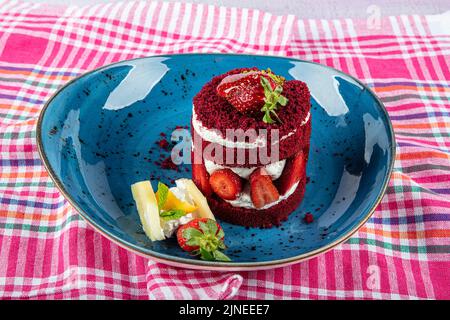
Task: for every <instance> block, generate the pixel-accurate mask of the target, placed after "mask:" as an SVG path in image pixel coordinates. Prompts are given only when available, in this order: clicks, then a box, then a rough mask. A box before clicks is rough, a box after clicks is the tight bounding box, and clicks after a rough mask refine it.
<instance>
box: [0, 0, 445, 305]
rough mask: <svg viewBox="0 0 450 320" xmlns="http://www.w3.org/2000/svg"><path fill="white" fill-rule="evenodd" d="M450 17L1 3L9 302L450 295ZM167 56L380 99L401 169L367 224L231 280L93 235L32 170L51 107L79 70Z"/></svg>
mask: <svg viewBox="0 0 450 320" xmlns="http://www.w3.org/2000/svg"><path fill="white" fill-rule="evenodd" d="M375 9H376V8H375ZM449 21H450V17H449V15H448V13H447V15H444V14H443V15H440V16H439V15H438V16H420V15H415V16H396V17H383V16H380V15H379V14H377V12H376V10H375V11H373V14H370V15H368V19H367V20H364V21H355V20H349V19H342V20H297V19H296V18H295V17H294V16H274V15H271V14H268V13H264V12H260V11H256V10H246V9H236V8H223V7H214V6H205V5H193V4H182V3H157V2H128V3H116V4H101V5H94V6H84V7H73V6H70V7H67V6H53V5H52V6H50V5H45V4H33V3H25V2H19V1H6V2H5V1H2V0H0V152H1V156H0V297H1V298H5V299H6V298H33V299H52V298H67V299H69V298H98V299H110V298H116V299H128V298H136V299H149V298H150V299H162V298H194V299H208V298H211V299H225V298H234V299H236V298H239V299H248V298H256V299H264V298H266V299H297V298H311V299H317V298H319V299H322V298H329V299H335V298H338V299H339V298H369V299H370V298H375V299H377V298H387V299H396V298H397V299H398V298H401V299H403V298H412V299H415V298H440V299H442V298H447V299H448V298H450V271H449V270H450V101H449V99H450V74H449V68H450V34H449V32H450V27H449V25H448V22H449ZM446 23H447V25H446ZM174 52H245V53H258V54H270V55H280V56H293V57H298V58H301V59H307V60H313V61H316V62H319V63H322V64H325V65H329V66H332V67H335V68H338V69H341V70H343V71H344V72H347V73H349V74H351V75H353V76H355V77H357V78H359V79H361V80H362V81H364V82H365V83H366V84H368V85H369V86H370V87H372V88H373V89H374V90H375V92H376V93H377V94H378V95H379V96H380V97H381V100H382V101H383V102H384V103H385V104H386V107H387V109H388V112H389V114H390V116H391V119H392V122H393V125H394V128H395V133H396V138H397V159H396V162H395V172H394V174H393V176H392V178H391V181H390V183H389V187H388V190H387V194H386V195H385V197H384V198H383V200H382V202H381V203H380V205H379V206H378V208H377V210H376V211H375V213H374V215H373V217H372V218H371V219H370V220H369V221H368V222H367V223H366V224H365V225H364V226H363V227H362V228H361V230H360V231H359V232H358V233H356V234H355V235H354V236H353V237H351V238H350V239H349V240H348V241H347V242H345V243H344V244H342V245H340V246H338V247H337V248H336V249H335V250H332V251H330V252H328V253H326V254H324V255H321V256H319V257H317V258H314V259H311V260H309V261H306V262H302V263H298V264H295V265H293V266H290V267H285V268H278V269H273V270H269V271H258V272H237V273H219V272H200V271H192V270H184V269H176V268H171V267H167V266H165V265H161V264H157V263H154V262H152V261H149V260H147V259H144V258H142V257H138V256H136V255H135V254H133V253H130V252H128V251H126V250H125V249H122V248H120V247H118V246H117V245H115V244H113V243H111V242H110V241H109V240H107V239H105V238H104V237H103V236H101V235H100V234H99V233H97V232H95V231H94V230H93V229H92V228H91V227H89V226H88V225H86V223H85V222H84V221H83V220H82V219H81V218H80V216H79V215H78V214H77V212H76V211H75V210H74V209H73V208H72V207H71V206H70V205H69V204H68V202H67V201H66V200H64V198H63V196H62V195H61V194H60V193H59V192H58V190H57V189H56V187H55V186H54V185H53V183H52V182H51V180H50V178H49V177H48V174H47V173H46V171H45V170H44V167H43V166H42V162H41V161H40V159H39V156H38V152H37V148H36V143H35V136H36V131H35V127H36V122H37V117H38V114H39V112H40V110H41V108H42V106H43V104H44V102H45V101H46V99H47V98H48V97H49V96H50V95H51V94H52V93H53V92H55V90H56V89H57V88H58V87H59V86H61V85H62V84H64V83H65V82H67V81H68V80H70V79H71V78H72V77H74V76H77V75H79V74H81V73H83V72H85V71H88V70H91V69H93V68H96V67H99V66H101V65H105V64H108V63H111V62H114V61H119V60H123V59H129V58H135V57H142V56H149V55H153V54H162V53H174Z"/></svg>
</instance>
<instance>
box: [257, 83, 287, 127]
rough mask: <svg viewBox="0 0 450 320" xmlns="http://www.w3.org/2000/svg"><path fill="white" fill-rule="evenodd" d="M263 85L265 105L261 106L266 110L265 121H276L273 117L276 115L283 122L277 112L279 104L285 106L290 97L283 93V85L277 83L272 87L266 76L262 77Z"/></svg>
mask: <svg viewBox="0 0 450 320" xmlns="http://www.w3.org/2000/svg"><path fill="white" fill-rule="evenodd" d="M261 85H262V87H263V88H264V106H263V107H262V108H261V111H262V112H264V116H263V121H264V122H265V123H274V122H275V121H274V120H273V119H272V116H274V117H275V118H276V120H277V121H278V122H280V123H282V121H281V120H280V118H279V117H278V115H277V113H276V111H277V110H278V104H279V105H281V106H283V107H284V106H286V104H287V103H288V99H287V98H286V97H285V96H283V95H281V93H282V92H283V87H282V85H281V84H277V86H276V87H275V89H272V86H271V84H270V82H269V80H267V78H266V77H261Z"/></svg>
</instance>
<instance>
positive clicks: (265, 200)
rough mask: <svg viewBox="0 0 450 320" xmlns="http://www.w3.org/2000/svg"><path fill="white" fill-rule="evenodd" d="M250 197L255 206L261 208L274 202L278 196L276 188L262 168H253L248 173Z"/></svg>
mask: <svg viewBox="0 0 450 320" xmlns="http://www.w3.org/2000/svg"><path fill="white" fill-rule="evenodd" d="M250 197H251V199H252V202H253V205H254V206H255V207H256V208H262V207H264V206H265V205H268V204H269V203H272V202H275V201H277V200H278V198H279V197H280V195H279V193H278V190H277V188H276V187H275V186H274V185H273V183H272V179H271V178H270V176H269V174H268V173H267V171H266V170H265V169H264V168H259V169H257V170H255V171H254V172H253V173H252V174H251V175H250Z"/></svg>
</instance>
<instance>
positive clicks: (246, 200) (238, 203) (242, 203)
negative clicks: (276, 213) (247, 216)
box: [225, 182, 298, 210]
mask: <svg viewBox="0 0 450 320" xmlns="http://www.w3.org/2000/svg"><path fill="white" fill-rule="evenodd" d="M297 186H298V182H297V183H295V184H294V185H292V187H291V188H290V189H289V190H288V191H287V192H286V193H285V194H283V195H281V196H280V197H279V198H278V200H277V201H275V202H272V203H269V204H267V205H265V206H264V207H261V208H256V207H255V206H254V205H253V202H252V199H251V197H250V187H249V184H248V183H247V184H246V187H245V189H244V190H242V192H241V193H240V194H239V196H238V197H237V199H236V200H225V201H226V202H228V203H229V204H231V205H232V206H233V207H241V208H247V209H256V210H264V209H268V208H270V207H273V206H274V205H276V204H277V203H280V202H281V201H283V200H285V199H287V198H289V196H290V195H291V194H293V193H294V191H295V189H297Z"/></svg>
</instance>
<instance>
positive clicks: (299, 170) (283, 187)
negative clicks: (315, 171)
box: [277, 151, 306, 194]
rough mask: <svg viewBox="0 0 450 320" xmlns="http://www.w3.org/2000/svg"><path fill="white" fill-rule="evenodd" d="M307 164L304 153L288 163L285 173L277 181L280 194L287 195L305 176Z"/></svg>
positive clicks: (300, 153) (290, 159) (298, 154)
mask: <svg viewBox="0 0 450 320" xmlns="http://www.w3.org/2000/svg"><path fill="white" fill-rule="evenodd" d="M305 164H306V161H305V155H304V153H303V152H302V151H300V152H299V153H297V154H296V155H295V156H293V157H291V158H289V159H288V160H287V161H286V165H285V166H284V169H283V173H282V174H281V176H280V178H278V180H277V186H278V191H280V194H285V193H286V192H287V191H288V190H289V189H290V188H291V187H292V186H293V185H294V184H296V183H297V182H298V181H300V179H301V178H302V177H303V176H304V175H305Z"/></svg>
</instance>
